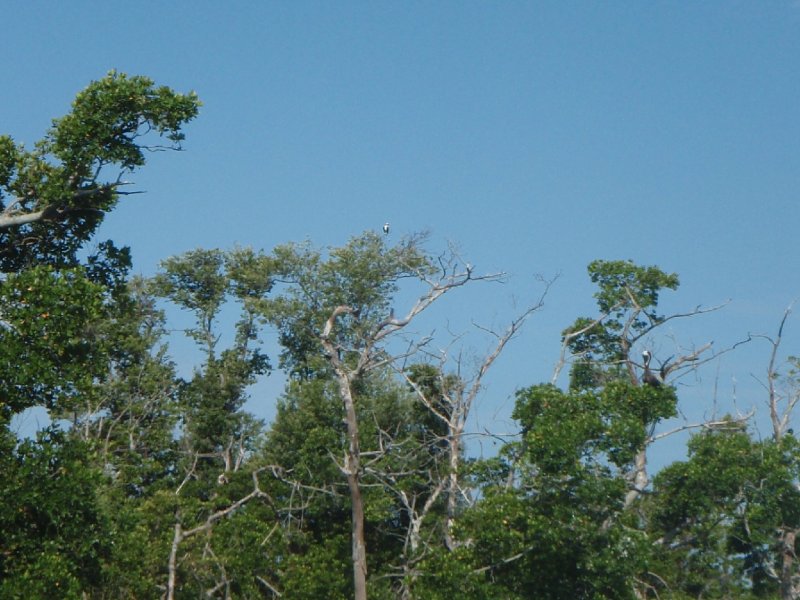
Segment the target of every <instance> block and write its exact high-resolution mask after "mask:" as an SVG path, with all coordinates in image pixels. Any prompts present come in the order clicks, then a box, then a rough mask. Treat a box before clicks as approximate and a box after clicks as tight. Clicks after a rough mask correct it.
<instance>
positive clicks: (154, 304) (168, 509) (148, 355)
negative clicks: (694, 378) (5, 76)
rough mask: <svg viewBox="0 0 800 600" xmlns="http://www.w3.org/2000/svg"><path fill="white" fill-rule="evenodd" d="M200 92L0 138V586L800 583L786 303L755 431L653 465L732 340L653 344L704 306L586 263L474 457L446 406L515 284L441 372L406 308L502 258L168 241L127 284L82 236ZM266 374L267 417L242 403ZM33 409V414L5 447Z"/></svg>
mask: <svg viewBox="0 0 800 600" xmlns="http://www.w3.org/2000/svg"><path fill="white" fill-rule="evenodd" d="M199 107H200V100H199V99H198V97H197V96H196V95H195V94H194V93H180V92H177V91H175V90H173V89H171V88H169V87H165V86H160V85H157V84H156V83H155V82H154V81H152V80H151V79H149V78H147V77H143V76H128V75H125V74H122V73H117V72H112V73H109V74H108V75H107V76H106V77H104V78H102V79H99V80H97V81H94V82H92V83H90V84H89V85H88V87H86V88H85V89H84V90H83V91H81V92H80V93H79V94H78V95H77V96H76V98H75V100H74V102H73V103H72V108H71V110H70V112H69V113H68V114H66V115H65V116H63V117H60V118H57V119H55V120H53V121H52V124H51V126H50V128H49V129H47V130H46V133H45V134H44V137H42V139H41V140H39V141H38V142H36V143H35V144H33V145H32V146H30V147H26V146H25V145H23V144H22V143H19V142H17V141H15V140H13V139H12V138H10V137H8V136H2V137H0V272H2V276H0V410H1V411H2V412H0V423H1V424H2V427H1V428H0V444H1V445H2V450H0V462H2V466H1V470H2V473H3V477H2V480H0V504H1V506H2V511H0V598H3V599H6V598H7V599H16V598H20V599H32V598H34V599H35V598H66V599H72V598H75V599H119V598H125V599H139V598H141V599H148V598H165V599H167V600H173V599H183V598H225V599H228V598H285V599H295V598H296V599H332V600H335V599H347V598H356V599H357V600H364V599H366V598H376V599H377V598H387V599H388V598H400V599H412V598H419V599H431V600H436V599H450V598H470V599H471V598H474V599H523V598H536V599H545V600H546V599H560V598H577V599H601V598H607V599H612V598H613V599H627V598H629V599H657V598H675V599H688V598H697V599H699V598H703V599H713V598H745V599H747V598H780V599H782V600H788V599H791V598H798V597H800V562H799V561H798V557H797V547H798V543H797V533H798V531H800V488H799V487H798V484H799V482H800V444H798V439H797V438H796V437H795V435H794V432H793V430H792V411H793V409H794V408H795V405H796V404H797V403H798V400H800V360H798V359H797V358H794V357H791V356H789V355H787V353H786V351H785V350H784V349H783V348H781V332H782V329H783V327H784V325H785V324H786V323H787V321H788V320H790V311H789V310H787V312H786V313H785V314H784V315H783V320H781V319H780V315H778V319H777V322H776V332H775V335H774V336H773V337H770V338H768V340H767V341H768V346H769V349H770V351H771V354H769V353H768V355H767V356H766V362H768V365H769V378H768V380H767V381H766V385H765V389H764V406H765V407H766V410H767V411H768V414H767V415H765V416H766V419H768V422H769V424H770V427H771V430H770V432H769V435H756V434H755V433H754V431H753V428H752V423H751V421H752V418H753V415H752V414H744V415H742V414H729V415H723V416H720V417H717V418H714V419H713V420H707V421H704V422H698V423H695V424H687V425H685V426H684V427H681V428H680V429H681V430H682V431H684V432H685V431H690V432H691V435H690V436H689V437H688V440H689V441H688V446H687V448H686V459H685V460H679V461H675V462H672V463H671V464H668V465H667V466H665V467H663V468H661V469H659V470H658V471H657V472H653V471H651V470H650V469H649V468H648V455H649V451H650V448H651V447H652V445H653V444H654V443H655V442H656V441H658V440H659V439H663V438H664V437H665V436H668V435H671V434H673V433H675V432H674V431H672V430H668V429H665V428H664V427H663V426H662V425H663V424H664V423H665V421H667V420H669V419H671V418H672V417H674V416H675V415H676V414H678V412H679V409H680V402H681V398H680V394H679V391H678V387H676V386H675V385H674V382H675V381H676V379H677V378H679V377H681V376H682V375H684V374H686V373H691V372H692V371H693V370H695V369H698V368H699V367H700V366H702V365H704V364H709V363H713V361H715V360H716V359H717V358H718V357H719V355H720V354H722V353H725V352H728V351H731V350H733V349H732V348H716V347H713V346H712V345H711V344H706V345H700V346H697V347H693V348H691V349H690V350H688V351H686V352H685V353H682V354H677V355H675V356H671V357H667V356H654V355H653V354H651V353H650V351H649V350H650V349H649V347H648V345H647V340H650V339H653V338H654V337H657V336H658V335H660V334H661V332H662V331H663V329H664V327H665V326H666V325H667V324H669V323H671V322H673V321H674V320H676V319H692V318H694V317H698V316H700V315H701V314H702V313H703V312H704V309H701V308H698V309H696V310H694V311H689V312H687V313H675V314H662V313H661V309H660V308H659V298H660V295H661V294H662V293H663V292H665V291H674V290H677V289H678V287H679V274H674V273H669V272H667V271H664V270H662V269H661V268H659V267H658V266H652V265H639V264H635V263H634V262H631V261H629V260H599V259H598V260H595V261H593V262H592V263H591V264H589V265H588V268H587V274H588V277H589V278H590V280H591V282H592V285H593V286H594V290H595V293H594V302H595V306H596V310H595V312H594V313H593V314H589V315H577V316H576V318H575V320H574V322H572V323H563V327H562V329H563V333H562V338H561V340H560V343H561V354H560V357H554V359H557V367H556V372H555V373H554V374H553V378H552V380H549V381H526V380H524V377H525V374H524V373H521V374H520V377H521V380H520V381H519V382H517V384H518V385H519V386H520V387H519V388H518V390H517V391H516V395H515V405H514V411H513V418H514V420H515V423H516V426H517V431H516V432H515V435H514V436H513V437H510V438H509V437H504V438H502V444H501V445H500V447H499V450H498V452H497V453H496V454H494V455H493V456H490V457H481V458H478V457H475V456H473V455H472V454H471V453H470V452H469V451H468V448H467V443H466V437H465V436H466V435H467V432H468V431H469V419H470V411H471V410H472V408H473V406H474V404H475V401H476V398H477V397H478V396H479V395H480V394H481V393H482V391H483V390H484V388H485V379H486V376H487V373H489V372H490V370H491V368H492V366H493V365H494V364H495V361H496V360H497V359H498V357H500V356H501V354H502V353H503V352H509V351H513V348H511V347H510V346H509V342H510V341H511V340H512V339H513V338H514V337H515V336H517V334H518V333H519V332H520V331H521V330H522V329H523V327H524V326H525V324H526V321H528V319H530V318H531V317H532V316H533V315H537V316H539V314H540V313H541V312H542V308H543V300H544V295H543V297H542V298H540V299H538V300H535V301H533V302H532V303H530V304H529V305H527V306H522V307H519V308H518V312H517V314H516V315H515V316H514V317H513V318H512V319H510V320H509V321H508V322H507V323H505V324H504V325H502V326H500V327H498V328H497V329H484V330H483V331H482V333H484V334H485V335H486V336H487V338H488V339H490V340H492V342H491V345H490V346H489V349H488V351H487V352H486V353H485V354H484V355H482V356H481V357H480V358H479V360H477V361H464V360H461V359H460V358H459V356H460V355H459V353H458V349H457V347H456V346H452V347H447V348H444V349H442V348H441V347H439V346H438V345H436V344H434V343H432V341H431V339H430V337H428V336H426V335H425V334H424V333H422V334H420V333H419V331H420V330H422V331H424V328H417V327H415V325H416V324H417V323H419V322H420V319H422V317H423V316H425V315H428V314H430V311H429V309H430V308H431V307H433V306H438V305H439V304H440V303H441V302H443V299H444V298H447V299H450V298H451V297H452V298H456V299H459V300H458V301H461V302H468V294H469V290H470V289H472V287H473V286H481V285H484V284H486V283H491V282H494V281H497V280H499V279H502V277H503V274H502V273H491V272H490V273H484V272H479V271H478V270H477V269H476V268H475V267H473V266H471V265H470V264H469V263H467V262H466V261H464V260H462V258H461V257H460V256H459V254H458V253H457V252H455V251H454V250H452V249H449V248H448V249H445V250H443V251H439V250H433V251H431V250H430V249H428V248H427V247H426V239H425V236H424V235H422V234H420V235H412V236H407V237H404V238H403V239H401V240H400V241H397V242H395V243H391V244H390V243H389V239H390V238H388V237H387V236H386V235H384V233H383V232H382V231H380V227H379V226H378V227H377V228H376V230H375V231H367V232H364V233H362V234H359V235H356V236H354V237H352V238H351V239H350V240H349V241H348V242H347V243H346V244H344V245H342V246H340V247H335V248H317V247H315V246H314V245H313V244H312V243H311V242H298V243H289V244H284V245H279V246H277V247H274V248H272V249H271V250H269V251H264V250H257V249H252V248H248V247H235V248H230V249H222V250H220V249H203V248H197V249H194V250H190V251H187V252H186V253H185V254H182V255H179V256H172V257H165V259H164V260H163V262H162V263H161V269H160V271H159V272H158V273H157V274H156V275H154V276H153V277H148V278H144V277H138V276H133V275H131V265H132V258H133V257H132V256H131V252H130V251H129V249H128V248H126V247H124V246H120V245H118V243H115V241H114V240H99V239H97V236H96V232H97V230H98V227H99V226H100V224H101V223H102V222H103V219H104V216H105V215H107V214H108V213H109V212H110V211H113V210H114V208H115V206H116V205H117V204H118V203H120V202H124V201H125V197H126V196H127V195H130V194H135V193H137V192H138V191H139V190H137V189H136V186H135V185H134V184H133V183H131V182H130V180H129V179H128V177H129V176H130V175H131V174H133V173H135V172H138V171H139V169H142V168H143V167H145V163H146V160H147V159H148V158H149V154H148V153H149V152H151V151H162V150H163V151H168V150H178V149H180V148H181V144H182V142H183V140H184V128H185V126H186V124H187V123H189V122H190V121H192V120H193V119H194V118H195V117H197V116H198V110H199ZM160 158H162V159H164V160H168V157H164V156H162V157H160ZM378 225H380V224H378ZM391 239H393V238H391ZM199 242H200V243H202V240H199ZM543 287H544V292H543V294H546V291H547V282H545V283H544V285H543ZM689 302H691V299H689ZM175 311H181V312H182V314H185V315H191V321H192V323H191V325H190V326H189V327H187V328H185V329H184V330H183V334H185V336H186V338H187V339H188V340H189V341H190V342H191V343H192V344H194V347H195V348H196V352H197V355H198V356H200V357H202V358H201V360H200V362H198V364H197V365H195V368H194V370H193V372H192V374H191V375H190V376H187V375H185V374H183V375H182V374H180V373H179V370H178V368H177V366H176V363H175V360H174V356H173V355H172V354H171V349H170V346H169V344H168V343H167V342H168V338H169V335H170V332H172V331H174V330H175V329H176V325H174V324H173V323H171V322H170V317H169V315H171V314H173V313H174V312H175ZM231 311H235V315H236V316H235V318H234V319H226V318H223V315H229V314H232V312H231ZM541 318H546V315H543V316H541ZM270 340H271V341H272V342H274V343H275V344H277V347H279V348H280V352H279V353H278V354H276V355H274V356H273V355H269V356H268V355H267V354H266V352H265V350H264V346H265V344H266V342H267V341H270ZM787 356H788V358H787ZM270 372H275V373H278V372H280V373H284V374H286V386H285V389H284V390H283V392H282V394H281V395H280V397H278V398H275V399H270V400H269V401H270V402H273V403H275V404H276V406H277V408H276V416H275V418H274V420H273V421H272V422H269V423H267V422H264V421H262V420H259V419H258V418H256V417H255V416H253V415H252V414H249V413H248V412H247V411H246V410H245V409H244V404H245V401H246V400H247V398H248V396H249V394H250V392H251V390H252V385H253V384H254V382H256V381H257V379H258V378H259V377H262V376H264V375H266V374H268V373H270ZM560 375H563V377H560ZM561 381H565V383H564V384H563V386H561V385H560V382H561ZM34 407H43V408H45V409H46V410H47V412H48V414H49V415H50V418H51V422H50V423H49V424H48V425H47V426H46V427H43V428H42V429H41V430H39V431H37V432H34V433H31V434H30V435H23V434H21V433H20V432H19V431H18V429H17V428H16V427H15V426H14V425H13V423H14V419H15V418H18V417H19V416H20V415H22V414H24V413H25V411H28V410H30V409H32V408H34ZM486 435H491V432H487V433H486Z"/></svg>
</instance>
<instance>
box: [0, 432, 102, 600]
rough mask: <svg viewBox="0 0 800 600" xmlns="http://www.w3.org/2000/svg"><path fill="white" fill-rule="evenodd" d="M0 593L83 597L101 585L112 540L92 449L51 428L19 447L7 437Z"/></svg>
mask: <svg viewBox="0 0 800 600" xmlns="http://www.w3.org/2000/svg"><path fill="white" fill-rule="evenodd" d="M3 442H4V447H3V452H2V454H0V461H2V471H3V478H2V484H0V506H2V507H3V510H2V511H0V532H1V533H0V548H1V549H2V551H1V552H0V597H3V598H46V597H52V595H53V594H56V595H58V597H62V598H79V597H80V591H81V590H87V589H92V588H95V587H98V586H99V585H100V583H101V576H102V565H103V561H104V560H105V558H106V557H107V556H108V555H109V553H110V549H111V547H112V545H113V543H114V541H113V538H112V537H111V535H110V531H109V529H108V526H107V522H106V520H105V518H104V516H103V514H102V512H101V510H100V507H99V505H98V502H97V497H96V489H97V488H98V486H99V485H100V483H101V478H100V475H99V473H98V472H97V471H96V470H94V469H92V468H91V467H89V466H88V464H87V459H86V457H87V455H89V454H90V453H91V448H90V447H89V446H87V445H85V444H82V443H80V442H77V441H73V440H69V439H68V438H67V437H66V436H65V435H64V434H63V433H62V432H61V431H59V430H57V429H55V428H51V429H49V430H45V431H42V432H40V433H39V435H38V436H37V439H36V440H26V441H24V442H22V443H21V444H20V445H19V446H18V447H17V448H13V441H11V440H10V439H9V436H7V435H6V437H5V439H4V440H3Z"/></svg>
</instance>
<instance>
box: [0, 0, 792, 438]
mask: <svg viewBox="0 0 800 600" xmlns="http://www.w3.org/2000/svg"><path fill="white" fill-rule="evenodd" d="M0 51H2V54H3V56H4V60H3V61H2V63H1V64H0V73H2V80H3V84H4V89H5V91H4V93H3V94H2V95H0V119H2V122H1V123H0V131H2V132H4V133H9V134H11V135H12V136H14V137H15V138H16V139H17V140H18V141H24V142H27V143H32V142H33V141H34V140H36V139H38V138H39V137H40V136H41V134H42V133H43V131H44V130H45V128H46V126H47V125H48V123H49V120H50V119H51V118H53V117H57V116H59V115H61V114H63V113H64V112H66V110H67V109H68V106H69V102H70V101H71V99H72V98H73V97H74V94H75V93H76V92H77V91H78V90H80V89H81V88H83V87H84V86H85V85H86V84H87V83H88V82H89V81H91V80H93V79H97V78H99V77H102V76H103V75H104V74H105V73H106V72H107V71H108V70H110V69H118V70H120V71H123V72H126V73H129V74H143V75H148V76H150V77H152V78H154V79H155V80H156V81H157V82H158V83H163V84H167V85H170V86H172V87H175V88H176V89H179V90H182V91H188V90H195V91H196V92H197V93H198V94H199V96H200V98H201V99H202V101H203V102H204V106H203V109H202V111H201V114H200V116H199V118H198V119H197V120H196V121H195V122H194V123H192V124H191V126H190V127H189V128H188V130H187V141H186V143H185V152H183V153H169V154H163V153H162V154H156V155H153V156H152V160H151V162H150V164H148V165H147V167H146V168H145V169H144V170H143V171H142V172H141V173H138V174H137V175H136V176H135V178H134V179H135V182H136V185H137V187H138V188H139V189H143V190H146V191H147V193H146V194H143V195H137V196H132V197H130V198H127V199H125V201H124V202H123V203H122V204H121V205H120V207H119V208H118V209H117V210H116V211H115V212H114V213H113V214H112V215H110V217H109V218H108V220H107V223H106V224H105V225H104V228H103V231H102V232H101V235H102V236H104V237H110V238H113V239H115V240H117V241H118V242H120V243H126V244H128V245H130V246H131V247H132V249H133V252H134V257H135V261H136V263H135V266H136V270H137V271H138V272H141V273H143V274H146V275H147V274H151V273H153V272H154V270H155V268H156V266H157V264H158V262H159V261H160V260H161V259H163V258H166V257H167V256H170V255H174V254H179V253H181V252H183V251H186V250H189V249H192V248H196V247H221V248H229V247H232V246H233V245H234V244H240V245H252V246H254V247H256V248H264V249H265V250H269V249H271V248H272V247H273V246H275V245H276V244H279V243H284V242H287V241H300V240H303V239H306V238H309V239H311V240H312V241H313V242H314V243H316V244H318V245H320V246H327V245H338V244H341V243H344V242H345V241H346V240H347V239H348V238H349V237H351V236H353V235H356V234H358V233H360V232H362V231H364V230H365V229H375V228H379V227H380V225H381V224H382V223H383V222H384V221H387V220H388V221H390V222H391V223H392V236H397V238H399V236H401V235H403V234H406V233H411V232H416V231H421V230H428V231H430V232H431V241H430V249H431V250H433V251H436V250H439V249H441V248H443V247H444V246H445V244H446V243H447V242H454V243H456V244H458V246H459V247H460V249H461V251H462V252H463V253H464V255H465V256H466V257H467V258H468V259H469V260H470V261H471V262H472V263H474V264H475V265H477V267H478V269H479V270H484V271H495V270H503V271H507V272H509V273H510V279H509V282H508V283H507V284H506V285H505V286H502V287H498V286H494V287H484V288H481V289H475V290H473V291H468V292H465V293H464V294H462V296H461V297H460V298H457V299H456V300H455V301H450V303H449V304H448V305H446V306H445V307H444V309H443V310H444V312H443V313H442V314H441V318H442V319H445V320H446V321H447V325H448V326H450V327H451V328H452V329H454V330H457V331H458V330H461V329H467V328H468V327H469V322H470V320H472V319H475V320H478V321H479V322H481V323H483V324H494V325H498V326H500V325H502V324H504V323H505V322H506V321H507V320H508V319H510V318H511V316H512V314H513V312H514V310H515V309H514V306H515V303H516V306H517V307H519V306H521V305H524V304H525V303H526V302H528V301H529V300H530V299H531V298H533V297H534V296H536V295H537V294H538V292H539V291H540V288H539V286H538V285H537V284H536V283H535V281H534V276H535V275H536V274H541V275H544V276H545V277H552V276H554V275H556V274H559V279H558V281H557V283H556V284H555V285H554V286H553V288H552V290H551V292H550V294H549V296H548V298H547V302H546V307H545V308H544V310H543V311H542V312H541V313H539V314H538V315H537V316H535V317H534V318H533V319H532V320H531V321H530V324H529V326H528V327H527V329H526V330H525V331H524V333H523V334H522V335H521V336H520V337H519V338H518V339H517V340H515V342H514V343H513V344H512V345H511V346H510V347H509V348H508V350H507V351H506V354H505V355H504V356H503V358H502V359H501V361H500V362H499V363H498V364H497V367H496V369H495V371H494V372H493V373H492V376H491V377H490V379H489V381H488V384H489V385H488V387H487V391H486V393H485V394H484V396H483V397H482V399H481V403H480V405H479V407H478V412H477V413H476V415H477V416H478V417H479V418H480V419H481V421H480V422H481V424H482V426H488V427H493V426H494V425H495V424H496V426H497V428H498V429H506V430H507V429H509V428H510V425H509V424H508V423H507V421H505V419H507V415H508V413H509V412H510V409H511V406H512V403H513V401H512V396H513V392H514V390H515V389H516V388H518V387H521V386H525V385H529V384H532V383H536V382H539V381H541V380H543V379H547V378H548V377H549V373H550V371H551V369H552V366H553V363H554V361H555V360H556V358H557V355H558V349H559V339H558V334H559V332H560V331H561V329H563V328H564V327H565V326H566V325H567V324H569V323H570V322H572V321H573V320H574V319H575V318H576V317H577V316H578V315H581V314H587V315H588V314H593V310H594V307H593V301H592V298H591V294H592V288H591V285H590V283H589V282H588V278H587V277H586V271H585V269H586V265H587V264H588V263H589V262H590V261H591V260H594V259H597V258H603V259H618V258H624V259H628V258H629V259H632V260H634V261H636V262H638V263H642V264H656V265H658V266H660V267H661V268H663V269H664V270H667V271H670V272H677V273H678V274H679V275H680V277H681V282H682V286H681V288H680V289H679V291H678V292H676V293H671V294H668V295H665V296H664V305H665V309H666V310H673V309H674V310H685V309H687V308H693V307H695V306H697V305H704V306H710V305H715V304H719V303H722V302H725V301H727V300H728V299H730V301H731V302H730V304H729V305H728V306H727V307H726V308H725V309H724V310H723V311H721V312H720V313H717V314H714V315H711V316H708V317H705V318H700V319H696V320H694V321H692V322H691V323H690V324H679V325H676V326H675V327H674V328H670V330H669V331H667V332H665V334H668V335H664V336H663V337H659V338H656V339H653V340H650V342H649V343H650V344H651V346H652V347H653V348H654V349H655V350H656V351H657V352H658V351H661V352H662V353H664V354H671V353H672V351H671V350H670V349H671V348H672V347H673V346H674V345H675V341H674V340H673V339H671V338H670V336H674V338H675V339H676V340H678V341H679V342H680V343H681V344H683V345H687V346H688V345H691V344H698V345H699V344H702V343H704V342H706V341H708V340H711V339H713V340H714V341H715V345H716V346H717V347H718V348H721V347H724V346H725V345H726V344H730V343H733V342H734V341H736V340H738V339H741V338H743V337H746V336H747V334H748V333H749V332H755V333H772V332H774V330H775V329H776V328H777V325H778V322H779V320H780V317H781V315H782V313H783V310H784V308H785V307H786V306H787V305H788V304H789V303H790V302H791V301H792V300H793V299H795V298H796V297H798V295H800V278H798V275H797V264H798V263H797V258H798V249H797V241H796V240H797V236H796V230H797V227H798V224H800V204H798V201H797V200H798V193H799V191H800V108H798V107H800V76H799V75H798V73H800V71H798V65H800V4H798V3H797V2H795V1H792V0H785V1H783V0H770V1H766V0H763V1H761V0H759V1H756V0H730V1H726V2H722V1H719V2H710V1H699V0H698V1H696V2H680V3H679V2H633V1H630V2H621V1H620V2H588V1H587V2H569V1H564V2H561V1H559V2H556V1H553V2H533V1H532V2H445V1H442V2H397V3H389V2H230V3H222V2H205V1H195V2H188V1H185V2H171V3H164V2H137V3H129V2H108V1H104V2H82V1H79V0H75V1H73V2H55V1H39V2H35V3H29V2H21V1H12V2H7V3H4V7H3V25H2V35H0ZM439 327H440V329H443V328H445V325H444V324H440V325H439ZM798 332H800V315H798V316H796V317H795V318H794V320H791V321H790V322H789V325H788V329H787V335H786V339H785V341H784V350H785V352H786V353H788V354H798V349H797V345H798V342H800V334H798ZM480 344H481V342H480V341H479V340H478V341H477V342H476V345H475V347H474V350H475V352H476V353H478V354H480V352H481V351H482V350H483V349H484V348H483V347H482V346H481V345H480ZM179 358H180V357H179ZM767 360H768V348H767V347H766V346H765V345H763V344H761V345H759V344H750V345H749V346H748V347H746V348H744V349H742V350H741V351H738V352H737V353H735V354H733V355H726V356H725V357H724V358H723V359H722V362H721V364H720V365H712V366H710V367H709V368H708V369H706V372H705V373H701V375H700V377H699V378H698V380H697V381H693V382H692V384H691V385H687V386H685V388H686V389H682V394H683V395H684V396H685V400H684V408H685V410H686V412H687V414H690V415H692V416H698V415H699V416H702V415H703V414H708V413H709V411H710V410H711V407H712V403H711V400H710V398H711V396H712V395H713V394H714V393H716V395H717V398H718V400H719V401H720V402H729V401H730V400H731V398H732V397H734V396H735V397H736V400H737V403H738V405H739V406H741V407H749V406H751V405H754V404H755V405H756V406H760V404H759V402H761V400H762V399H763V395H762V394H761V393H760V391H759V389H758V386H757V385H756V384H755V382H754V378H753V374H756V375H760V374H761V373H763V371H764V369H765V368H766V362H767ZM273 381H274V382H275V383H272V384H266V385H264V386H260V387H259V388H258V389H257V390H256V391H254V401H253V402H251V404H250V406H251V408H252V409H253V410H254V412H256V413H258V414H260V415H262V416H269V414H271V407H272V406H273V405H274V395H275V394H276V393H279V391H280V385H279V378H273ZM715 382H716V392H714V391H713V390H714V384H715ZM256 395H258V396H259V397H258V398H255V396H256Z"/></svg>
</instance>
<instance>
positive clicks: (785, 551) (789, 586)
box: [781, 529, 797, 600]
mask: <svg viewBox="0 0 800 600" xmlns="http://www.w3.org/2000/svg"><path fill="white" fill-rule="evenodd" d="M796 537H797V532H796V531H793V530H791V529H789V530H786V531H784V532H783V535H782V536H781V538H782V539H781V553H782V555H783V556H782V558H781V600H795V599H796V598H797V595H796V594H795V590H794V585H793V583H792V578H793V577H792V576H793V575H794V560H795V553H794V545H795V539H796Z"/></svg>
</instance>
